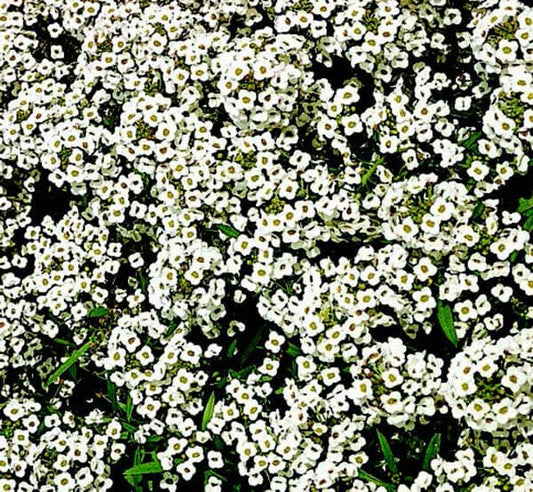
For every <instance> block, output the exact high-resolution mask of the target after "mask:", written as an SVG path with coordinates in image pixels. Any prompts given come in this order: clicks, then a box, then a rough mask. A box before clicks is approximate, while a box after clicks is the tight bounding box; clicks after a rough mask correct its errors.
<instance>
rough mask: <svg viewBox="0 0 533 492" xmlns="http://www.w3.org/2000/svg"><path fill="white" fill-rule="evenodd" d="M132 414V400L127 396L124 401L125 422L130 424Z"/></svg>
mask: <svg viewBox="0 0 533 492" xmlns="http://www.w3.org/2000/svg"><path fill="white" fill-rule="evenodd" d="M132 413H133V400H132V399H131V396H130V395H128V399H127V400H126V420H127V421H128V422H131V414H132Z"/></svg>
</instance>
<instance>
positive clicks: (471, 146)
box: [461, 132, 481, 150]
mask: <svg viewBox="0 0 533 492" xmlns="http://www.w3.org/2000/svg"><path fill="white" fill-rule="evenodd" d="M480 138H481V132H475V133H472V135H470V136H469V137H468V138H467V139H466V140H465V141H464V142H462V143H461V145H462V146H463V147H466V148H467V149H468V150H475V148H476V142H477V141H478V140H479V139H480Z"/></svg>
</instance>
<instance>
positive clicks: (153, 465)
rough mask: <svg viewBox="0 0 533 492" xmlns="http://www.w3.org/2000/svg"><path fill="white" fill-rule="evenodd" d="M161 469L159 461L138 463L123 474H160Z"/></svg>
mask: <svg viewBox="0 0 533 492" xmlns="http://www.w3.org/2000/svg"><path fill="white" fill-rule="evenodd" d="M162 471H163V468H162V467H161V463H159V461H157V460H156V461H150V462H149V463H140V464H138V465H134V466H132V467H131V468H129V469H127V470H126V471H125V472H124V476H128V475H146V474H148V473H161V472H162Z"/></svg>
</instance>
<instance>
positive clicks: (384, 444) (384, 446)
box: [376, 429, 398, 475]
mask: <svg viewBox="0 0 533 492" xmlns="http://www.w3.org/2000/svg"><path fill="white" fill-rule="evenodd" d="M376 432H377V435H378V439H379V445H380V447H381V452H382V453H383V457H384V458H385V463H387V466H388V467H389V470H390V471H391V472H392V473H393V474H394V475H396V474H397V473H398V468H397V467H396V462H395V461H394V455H393V454H392V449H391V447H390V445H389V441H387V438H386V437H385V436H384V435H383V434H382V433H381V432H379V430H377V429H376Z"/></svg>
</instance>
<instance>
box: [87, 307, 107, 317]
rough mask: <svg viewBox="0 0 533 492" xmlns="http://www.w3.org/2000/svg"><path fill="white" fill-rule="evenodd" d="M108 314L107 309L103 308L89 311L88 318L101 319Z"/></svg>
mask: <svg viewBox="0 0 533 492" xmlns="http://www.w3.org/2000/svg"><path fill="white" fill-rule="evenodd" d="M108 314H109V309H107V308H103V307H97V308H93V309H91V310H90V311H89V314H88V316H89V318H102V317H103V316H107V315H108Z"/></svg>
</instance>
